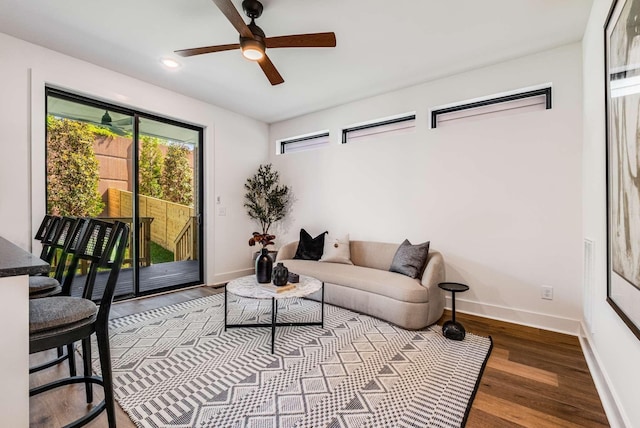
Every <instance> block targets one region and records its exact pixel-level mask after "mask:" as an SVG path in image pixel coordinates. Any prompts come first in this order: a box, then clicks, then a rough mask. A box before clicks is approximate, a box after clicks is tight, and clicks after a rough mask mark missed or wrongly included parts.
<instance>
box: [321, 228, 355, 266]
mask: <svg viewBox="0 0 640 428" xmlns="http://www.w3.org/2000/svg"><path fill="white" fill-rule="evenodd" d="M318 261H320V262H327V263H344V264H346V265H352V264H353V263H352V262H351V251H350V250H349V234H348V233H347V234H346V235H345V236H332V235H327V236H326V237H325V238H324V250H323V251H322V257H320V260H318Z"/></svg>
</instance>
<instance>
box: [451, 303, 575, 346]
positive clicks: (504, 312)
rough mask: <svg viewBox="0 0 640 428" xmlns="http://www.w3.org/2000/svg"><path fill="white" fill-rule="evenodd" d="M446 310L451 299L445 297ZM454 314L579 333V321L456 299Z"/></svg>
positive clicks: (565, 332) (573, 333) (559, 331)
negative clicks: (465, 314)
mask: <svg viewBox="0 0 640 428" xmlns="http://www.w3.org/2000/svg"><path fill="white" fill-rule="evenodd" d="M446 305H447V308H449V309H450V308H451V297H450V296H447V303H446ZM456 312H462V313H467V314H470V315H477V316H480V317H485V318H492V319H495V320H498V321H505V322H510V323H515V324H520V325H525V326H527V327H534V328H541V329H544V330H550V331H555V332H558V333H564V334H570V335H572V336H578V335H579V333H580V321H579V320H574V319H570V318H563V317H558V316H555V315H549V314H542V313H538V312H531V311H525V310H522V309H514V308H508V307H506V306H499V305H491V304H487V303H479V302H473V301H470V300H465V299H461V298H460V297H457V298H456Z"/></svg>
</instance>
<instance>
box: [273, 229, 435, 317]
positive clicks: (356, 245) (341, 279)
mask: <svg viewBox="0 0 640 428" xmlns="http://www.w3.org/2000/svg"><path fill="white" fill-rule="evenodd" d="M297 247H298V241H294V242H290V243H288V244H287V245H285V246H283V247H282V248H281V249H280V250H279V251H278V256H277V258H276V262H282V263H283V264H284V265H285V266H286V267H287V268H288V269H289V272H294V273H297V274H300V275H308V276H313V277H315V278H318V279H319V280H321V281H324V283H325V302H326V303H330V304H332V305H336V306H341V307H343V308H347V309H351V310H354V311H356V312H361V313H365V314H368V315H371V316H374V317H376V318H380V319H383V320H386V321H389V322H391V323H393V324H396V325H398V326H400V327H403V328H406V329H419V328H423V327H426V326H428V325H431V324H433V323H435V322H436V321H437V320H438V319H439V318H440V317H441V316H442V312H443V310H444V292H443V291H442V290H441V289H440V288H439V287H438V284H439V283H440V282H443V281H444V272H445V270H444V269H445V268H444V260H443V258H442V254H440V253H439V252H437V251H429V257H428V259H427V264H426V266H425V269H424V272H423V274H422V278H421V279H420V278H418V279H413V278H410V277H408V276H405V275H402V274H399V273H394V272H389V267H391V262H392V261H393V256H394V255H395V253H396V250H397V249H398V247H399V244H387V243H381V242H368V241H351V242H350V251H351V261H352V262H353V265H347V264H339V263H326V262H316V261H312V260H294V259H293V256H294V255H295V253H296V248H297ZM311 297H312V298H314V299H316V300H319V299H320V294H319V293H317V294H316V295H314V296H311Z"/></svg>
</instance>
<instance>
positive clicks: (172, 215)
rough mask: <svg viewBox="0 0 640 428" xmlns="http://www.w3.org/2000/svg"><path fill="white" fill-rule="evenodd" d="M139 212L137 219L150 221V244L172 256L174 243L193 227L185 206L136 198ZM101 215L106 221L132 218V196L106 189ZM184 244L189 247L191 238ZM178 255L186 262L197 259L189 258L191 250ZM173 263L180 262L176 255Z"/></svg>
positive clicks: (188, 211) (185, 250)
mask: <svg viewBox="0 0 640 428" xmlns="http://www.w3.org/2000/svg"><path fill="white" fill-rule="evenodd" d="M139 209H140V213H139V216H140V217H149V218H152V219H153V221H152V222H151V240H152V241H153V242H155V243H156V244H158V245H160V246H162V247H163V248H166V249H167V250H169V251H171V252H173V253H175V252H176V241H182V240H183V239H182V235H184V233H185V232H186V231H187V230H188V229H190V228H189V226H190V225H192V224H193V218H194V209H193V208H191V207H188V206H186V205H180V204H175V203H173V202H168V201H163V200H162V199H157V198H152V197H149V196H140V202H139ZM105 214H106V215H105V216H107V217H131V216H132V215H133V198H132V193H131V192H127V191H126V190H119V189H114V188H109V189H108V190H107V207H106V208H105ZM188 241H190V242H192V243H193V242H195V238H191V239H189V240H188ZM192 245H193V244H192ZM195 245H196V248H197V242H195ZM181 254H182V255H184V254H189V255H190V258H197V255H196V257H193V256H194V255H195V250H193V249H191V250H188V249H185V248H181ZM181 257H182V256H181ZM176 260H183V259H182V258H178V254H176Z"/></svg>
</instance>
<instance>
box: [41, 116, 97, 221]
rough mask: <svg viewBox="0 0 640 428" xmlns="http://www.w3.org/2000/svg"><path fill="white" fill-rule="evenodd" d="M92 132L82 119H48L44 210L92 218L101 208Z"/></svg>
mask: <svg viewBox="0 0 640 428" xmlns="http://www.w3.org/2000/svg"><path fill="white" fill-rule="evenodd" d="M93 140H94V135H93V133H92V132H91V130H90V129H89V127H88V126H87V125H86V124H84V123H81V122H76V121H73V120H68V119H55V118H53V117H49V118H47V210H48V212H50V213H53V214H57V215H69V216H78V217H95V216H97V215H98V214H100V213H101V212H102V210H103V209H104V203H103V202H102V198H101V196H100V194H99V193H98V181H99V179H100V172H99V165H98V159H97V158H96V154H95V152H94V150H93Z"/></svg>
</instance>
